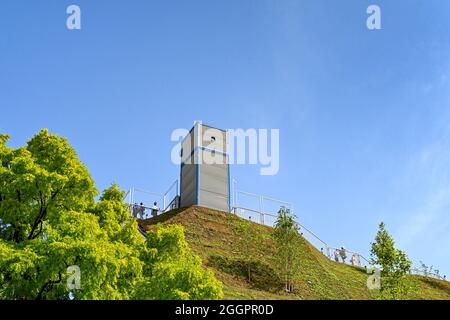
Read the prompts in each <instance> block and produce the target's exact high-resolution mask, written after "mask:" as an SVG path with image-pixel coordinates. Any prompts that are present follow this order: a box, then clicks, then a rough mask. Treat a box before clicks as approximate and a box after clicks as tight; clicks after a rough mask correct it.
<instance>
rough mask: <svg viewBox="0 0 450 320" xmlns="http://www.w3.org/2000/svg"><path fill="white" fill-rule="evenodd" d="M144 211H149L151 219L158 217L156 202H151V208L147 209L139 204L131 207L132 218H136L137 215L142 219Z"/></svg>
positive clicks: (142, 204)
mask: <svg viewBox="0 0 450 320" xmlns="http://www.w3.org/2000/svg"><path fill="white" fill-rule="evenodd" d="M145 209H151V212H152V217H156V216H157V215H158V211H159V208H158V203H157V202H153V206H152V207H151V208H147V207H146V206H145V205H144V203H142V202H141V203H140V204H137V203H135V204H134V205H133V210H132V214H133V217H135V218H137V217H138V215H139V216H140V217H141V219H144V217H145Z"/></svg>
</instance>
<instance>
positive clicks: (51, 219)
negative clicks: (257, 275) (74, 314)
mask: <svg viewBox="0 0 450 320" xmlns="http://www.w3.org/2000/svg"><path fill="white" fill-rule="evenodd" d="M8 138H9V137H8V136H7V135H3V134H1V135H0V299H130V298H134V297H136V296H137V288H139V290H140V291H139V292H144V293H145V294H144V295H139V296H140V297H142V298H150V299H158V298H163V297H167V296H164V295H163V293H164V292H163V291H162V290H161V288H158V287H156V286H155V284H157V282H158V281H160V282H161V283H166V284H168V285H170V290H172V291H174V292H180V294H179V295H170V296H169V297H168V298H173V299H178V298H179V299H182V298H191V299H195V298H205V299H206V298H218V297H220V296H221V290H220V283H218V282H217V280H215V279H214V277H213V275H212V274H211V272H210V271H207V270H205V269H203V268H201V262H200V260H199V258H198V257H196V256H194V255H193V254H191V253H190V252H189V250H187V249H186V248H185V246H187V244H186V243H184V244H183V245H182V246H181V247H183V248H184V251H182V250H178V251H177V250H172V251H171V252H172V256H171V259H172V260H173V262H172V263H171V264H169V259H165V258H163V257H164V256H165V255H164V253H165V252H167V251H164V250H162V249H161V248H153V246H154V240H152V239H153V238H154V236H155V235H153V234H152V233H149V239H151V240H150V241H149V242H147V244H146V242H145V239H144V238H143V237H142V235H141V234H140V233H139V231H138V226H137V222H136V220H135V219H134V218H131V217H130V215H129V211H128V208H127V207H126V205H125V204H124V203H123V200H122V199H123V196H124V194H123V192H122V191H121V190H120V189H119V188H118V186H117V185H115V184H113V185H112V186H111V187H110V188H108V189H107V190H105V191H104V192H103V194H102V195H101V197H100V199H99V201H98V202H96V201H95V196H96V195H97V190H96V189H95V187H94V182H93V180H92V178H91V176H90V175H89V172H88V170H87V169H86V167H85V166H84V165H83V163H82V162H81V161H80V160H79V159H78V157H77V155H76V153H75V151H74V150H73V148H72V147H71V146H70V145H69V143H68V142H67V140H66V139H64V138H60V137H58V136H57V135H53V134H50V133H49V132H48V131H47V130H42V131H41V132H40V133H39V134H37V135H35V136H34V137H33V138H32V139H31V140H30V141H28V143H27V146H26V147H20V148H18V149H13V148H9V147H7V146H6V142H7V141H8ZM171 230H172V229H171V228H169V229H168V230H167V231H165V229H161V230H160V231H159V232H160V234H161V233H164V232H167V233H169V234H170V233H171V232H172V231H171ZM176 235H177V237H178V238H179V239H178V241H179V242H178V243H181V240H180V239H183V240H184V236H183V233H182V230H181V231H180V230H178V231H177V232H176ZM164 239H166V240H167V239H168V237H164ZM164 241H165V240H163V243H164ZM150 243H151V245H150ZM181 244H182V243H181ZM161 246H162V247H164V245H163V244H161ZM169 247H170V248H174V247H176V246H169ZM74 265H76V266H78V267H79V270H80V271H81V274H80V279H81V282H80V286H79V287H71V286H68V285H67V282H68V280H71V275H70V274H69V273H68V268H69V267H71V266H74ZM162 265H168V266H169V265H170V267H171V268H170V272H167V273H164V272H162V271H161V272H159V273H158V272H156V271H154V270H163V269H162ZM158 268H159V269H158ZM149 270H153V271H152V272H149ZM167 270H168V271H169V269H167ZM183 276H184V277H186V278H187V280H186V281H184V282H183V281H178V280H179V279H183ZM174 278H175V279H177V281H171V279H174ZM157 280H158V281H157ZM146 284H150V286H148V287H146ZM187 285H188V286H190V290H187V289H186V286H187ZM144 287H145V288H146V289H145V291H143V290H142V288H144ZM185 292H188V293H189V294H184V293H185Z"/></svg>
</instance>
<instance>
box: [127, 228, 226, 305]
mask: <svg viewBox="0 0 450 320" xmlns="http://www.w3.org/2000/svg"><path fill="white" fill-rule="evenodd" d="M145 261H146V264H145V268H144V277H145V280H144V281H143V282H141V283H140V285H139V286H138V288H137V290H136V295H135V298H137V299H161V300H172V299H191V300H198V299H200V300H206V299H219V298H221V297H222V295H223V292H222V283H221V282H219V281H218V280H216V279H215V277H214V274H213V273H212V272H211V271H209V270H204V269H203V267H202V262H201V259H200V258H199V257H198V256H196V255H193V254H192V253H191V251H190V249H189V246H188V244H187V242H186V240H185V238H184V231H183V227H182V226H179V225H170V226H168V227H166V228H161V227H159V228H158V229H157V230H156V231H155V232H151V233H149V234H148V238H147V253H146V258H145Z"/></svg>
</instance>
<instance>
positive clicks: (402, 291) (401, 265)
mask: <svg viewBox="0 0 450 320" xmlns="http://www.w3.org/2000/svg"><path fill="white" fill-rule="evenodd" d="M371 256H372V263H373V264H374V265H378V266H380V267H381V289H380V298H381V299H392V300H398V299H403V298H405V297H406V296H407V295H408V293H409V292H410V291H412V290H413V289H414V288H413V287H412V285H411V283H410V282H409V281H408V279H407V277H406V275H407V274H408V273H409V272H410V269H411V261H410V260H409V259H408V257H407V256H406V254H405V253H404V252H403V251H401V250H398V249H396V248H395V242H394V239H393V238H392V236H391V235H390V234H389V232H388V231H387V230H386V225H385V224H384V223H383V222H382V223H380V225H379V229H378V232H377V235H376V237H375V242H374V243H372V248H371Z"/></svg>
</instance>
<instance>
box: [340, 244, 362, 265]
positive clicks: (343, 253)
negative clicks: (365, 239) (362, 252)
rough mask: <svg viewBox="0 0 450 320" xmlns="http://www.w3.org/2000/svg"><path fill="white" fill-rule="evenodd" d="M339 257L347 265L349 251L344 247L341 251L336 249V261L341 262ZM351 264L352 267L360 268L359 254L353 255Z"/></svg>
mask: <svg viewBox="0 0 450 320" xmlns="http://www.w3.org/2000/svg"><path fill="white" fill-rule="evenodd" d="M339 257H340V258H341V260H342V262H343V263H345V259H347V250H346V249H345V248H344V247H341V248H340V249H336V250H335V251H334V261H336V262H339ZM350 263H351V264H352V266H359V265H360V260H359V254H357V253H353V254H352V256H351V258H350Z"/></svg>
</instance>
